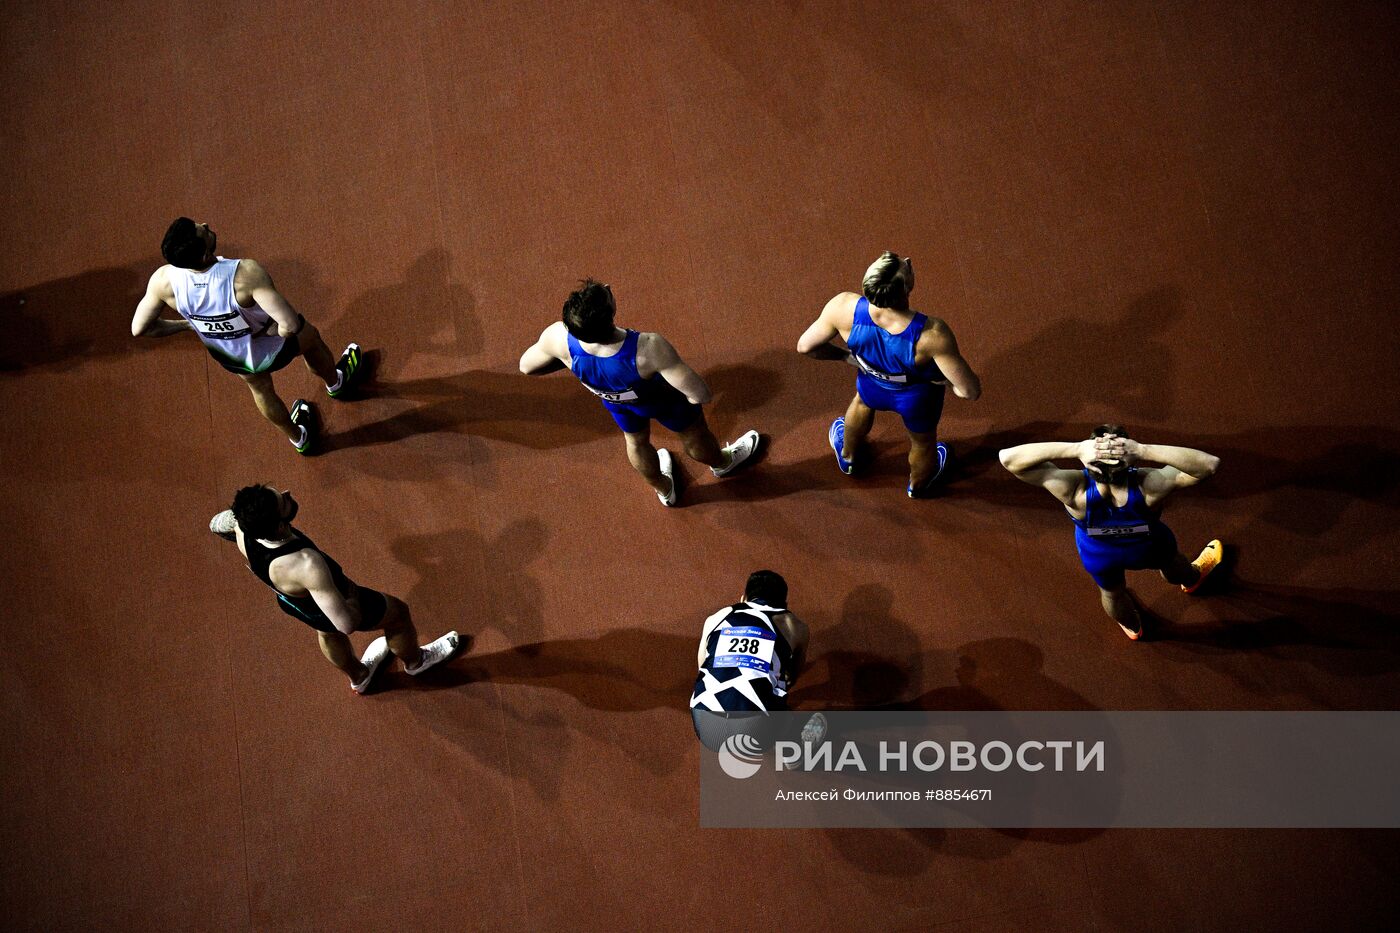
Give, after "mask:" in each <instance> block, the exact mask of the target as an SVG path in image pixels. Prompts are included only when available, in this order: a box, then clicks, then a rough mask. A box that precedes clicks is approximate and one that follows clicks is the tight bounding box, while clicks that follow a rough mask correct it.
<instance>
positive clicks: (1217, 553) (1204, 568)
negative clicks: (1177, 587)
mask: <svg viewBox="0 0 1400 933" xmlns="http://www.w3.org/2000/svg"><path fill="white" fill-rule="evenodd" d="M1224 556H1225V548H1224V546H1223V545H1222V544H1221V543H1220V539H1219V538H1216V539H1215V540H1214V541H1212V542H1210V543H1209V544H1207V545H1206V546H1205V548H1204V549H1203V550H1202V551H1201V556H1200V557H1198V558H1196V559H1195V560H1193V561H1191V566H1192V567H1195V568H1196V569H1197V570H1199V571H1200V572H1201V575H1200V577H1198V578H1197V579H1196V582H1195V583H1193V584H1192V585H1190V586H1183V587H1182V588H1181V591H1182V592H1183V593H1194V592H1196V591H1197V590H1199V589H1200V588H1201V584H1202V583H1204V582H1206V577H1208V576H1210V572H1211V571H1212V570H1214V569H1215V568H1216V567H1219V566H1220V559H1221V558H1222V557H1224Z"/></svg>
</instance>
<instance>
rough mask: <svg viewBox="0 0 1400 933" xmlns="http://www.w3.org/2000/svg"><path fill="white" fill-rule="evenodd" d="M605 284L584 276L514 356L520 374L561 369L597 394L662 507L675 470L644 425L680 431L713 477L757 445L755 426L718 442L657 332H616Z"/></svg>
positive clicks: (687, 374)
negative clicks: (555, 316)
mask: <svg viewBox="0 0 1400 933" xmlns="http://www.w3.org/2000/svg"><path fill="white" fill-rule="evenodd" d="M616 313H617V304H616V302H615V301H614V299H613V294H612V288H611V287H609V286H607V285H604V284H601V283H599V282H595V281H593V280H592V279H587V280H585V281H584V282H583V283H582V284H581V285H580V287H579V288H577V289H575V290H574V291H573V292H572V293H571V294H570V295H569V297H568V300H566V301H565V302H564V314H563V320H562V321H558V322H556V323H554V324H551V325H549V326H548V327H546V328H545V329H544V332H543V333H541V334H540V339H539V340H538V341H536V342H535V344H534V345H533V346H531V347H530V349H528V350H526V351H525V353H524V355H523V356H521V357H520V371H521V372H523V373H525V374H526V375H527V376H542V375H545V374H546V373H552V372H555V371H556V370H560V369H566V368H567V369H568V370H570V371H571V372H572V373H573V374H574V375H575V376H577V377H578V380H579V382H581V383H582V384H583V387H584V388H585V389H587V390H588V391H590V392H592V393H593V394H594V395H596V396H598V399H599V401H601V402H602V404H603V407H604V408H605V409H607V411H608V413H609V414H610V415H612V418H613V421H615V422H617V426H618V427H619V428H621V429H622V434H623V437H625V438H626V439H627V458H628V459H629V460H630V461H631V463H632V466H633V467H634V468H635V469H636V470H637V472H638V473H640V474H642V477H643V478H644V479H645V480H646V481H647V483H649V484H650V485H651V488H652V489H653V490H655V492H656V496H657V498H658V499H660V500H661V503H662V504H663V505H667V506H671V505H675V504H676V503H677V502H678V501H680V495H679V487H678V485H677V483H676V477H675V467H674V464H673V463H672V460H671V454H670V452H669V451H667V450H666V449H665V448H661V449H659V450H658V449H657V448H656V447H653V446H652V443H651V422H652V421H653V420H655V421H659V422H661V424H662V425H663V426H665V427H666V428H668V429H669V430H672V431H675V432H676V433H677V434H679V435H680V438H681V443H682V444H683V445H684V446H685V452H686V454H687V455H688V456H689V457H690V458H691V459H693V460H696V461H698V462H700V463H703V464H705V465H706V466H708V467H709V468H710V472H712V473H713V474H714V475H715V476H728V475H730V474H731V473H733V472H734V471H735V470H737V469H738V468H739V467H740V465H742V464H743V463H745V462H746V461H748V460H749V459H750V458H751V457H752V456H753V454H754V452H755V451H756V450H757V449H758V443H759V435H758V432H757V431H746V432H745V433H744V434H743V435H741V436H740V437H739V439H738V440H736V441H734V442H733V443H731V444H728V445H726V446H725V447H720V445H719V441H718V440H716V439H715V436H714V434H713V433H712V432H711V431H710V426H709V425H708V424H706V422H705V412H704V409H702V408H701V407H700V406H702V405H704V404H705V403H707V402H709V400H710V389H709V386H707V385H705V380H703V379H701V378H700V376H699V374H698V373H696V372H695V370H693V369H691V368H690V367H689V366H687V365H686V364H685V361H684V360H682V359H681V358H680V356H679V355H678V354H677V353H676V351H675V348H673V347H672V346H671V345H670V344H669V343H668V342H667V341H666V338H664V337H662V336H661V335H660V334H651V333H640V332H638V331H635V330H623V329H622V328H620V327H618V326H617V325H616V324H614V323H613V319H614V317H615V315H616Z"/></svg>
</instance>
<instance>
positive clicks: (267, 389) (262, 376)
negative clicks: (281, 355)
mask: <svg viewBox="0 0 1400 933" xmlns="http://www.w3.org/2000/svg"><path fill="white" fill-rule="evenodd" d="M242 378H243V382H244V383H245V384H246V385H247V386H248V391H250V392H252V393H253V394H254V395H257V396H262V397H269V396H270V397H272V398H276V397H277V390H276V389H275V388H273V385H272V374H271V373H245V374H242Z"/></svg>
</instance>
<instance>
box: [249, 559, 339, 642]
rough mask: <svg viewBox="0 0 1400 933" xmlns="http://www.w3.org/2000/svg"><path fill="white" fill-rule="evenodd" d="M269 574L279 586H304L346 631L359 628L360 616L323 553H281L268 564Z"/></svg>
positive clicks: (289, 587)
mask: <svg viewBox="0 0 1400 933" xmlns="http://www.w3.org/2000/svg"><path fill="white" fill-rule="evenodd" d="M267 570H268V576H269V577H270V578H271V579H272V582H273V583H275V584H277V588H278V589H279V590H297V589H303V590H306V591H307V592H308V593H310V594H311V598H312V599H313V600H315V602H316V606H317V607H318V608H319V609H320V610H321V611H322V612H324V613H325V614H326V618H328V619H330V620H331V624H332V625H334V626H335V627H336V630H337V631H339V632H340V633H341V634H343V635H349V634H350V633H351V632H353V631H355V625H356V623H357V621H358V620H357V619H356V618H355V614H354V613H353V612H351V610H350V606H349V604H348V603H346V601H345V597H344V596H342V595H341V593H340V590H338V589H336V587H335V580H334V578H332V576H331V571H330V568H329V567H327V566H326V561H325V559H324V558H322V557H321V555H320V554H318V553H316V552H315V551H312V550H309V549H307V550H301V551H297V552H296V553H295V554H288V555H286V556H285V557H279V558H277V560H275V561H273V562H272V565H269V566H268V569H267Z"/></svg>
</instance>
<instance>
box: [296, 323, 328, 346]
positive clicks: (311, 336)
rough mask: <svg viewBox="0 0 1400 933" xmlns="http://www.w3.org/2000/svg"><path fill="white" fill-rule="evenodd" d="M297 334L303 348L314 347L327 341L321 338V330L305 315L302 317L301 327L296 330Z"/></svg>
mask: <svg viewBox="0 0 1400 933" xmlns="http://www.w3.org/2000/svg"><path fill="white" fill-rule="evenodd" d="M295 336H296V338H297V342H298V343H300V344H301V347H302V349H303V350H305V349H306V348H307V347H314V346H318V345H320V344H323V343H325V341H324V340H322V339H321V331H320V330H318V329H317V327H316V325H315V324H312V323H311V322H310V321H308V320H307V319H306V318H304V317H303V318H302V319H301V329H300V330H298V331H297V332H296V334H295Z"/></svg>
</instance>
